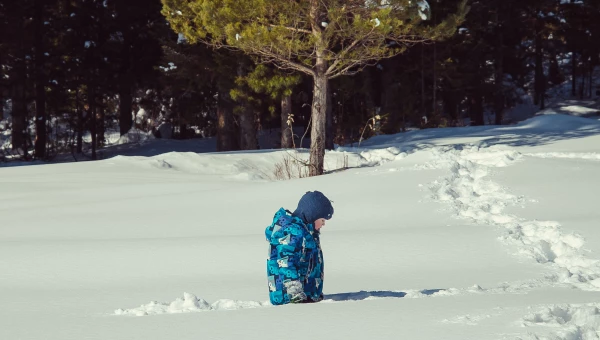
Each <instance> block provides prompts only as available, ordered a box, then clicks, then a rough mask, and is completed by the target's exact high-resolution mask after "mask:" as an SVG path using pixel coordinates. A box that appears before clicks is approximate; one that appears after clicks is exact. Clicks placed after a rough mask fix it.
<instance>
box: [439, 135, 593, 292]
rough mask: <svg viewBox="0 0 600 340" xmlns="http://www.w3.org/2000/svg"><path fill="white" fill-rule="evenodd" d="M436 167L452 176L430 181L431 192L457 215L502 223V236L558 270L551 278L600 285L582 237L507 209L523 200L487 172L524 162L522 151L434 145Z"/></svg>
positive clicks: (590, 287) (585, 285)
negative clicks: (504, 188) (489, 177)
mask: <svg viewBox="0 0 600 340" xmlns="http://www.w3.org/2000/svg"><path fill="white" fill-rule="evenodd" d="M433 152H434V153H435V154H436V155H437V157H438V161H436V162H434V163H435V164H434V166H438V167H449V168H450V170H451V174H450V176H448V177H447V178H444V179H441V180H437V181H435V182H434V183H432V184H431V186H430V189H431V191H432V196H433V198H434V199H437V200H439V201H442V202H447V203H448V204H449V205H450V206H451V208H452V209H453V210H454V212H455V214H456V215H457V216H459V217H462V218H466V219H471V220H473V221H475V222H477V223H482V224H491V225H497V226H500V227H503V228H504V230H505V233H504V234H503V235H502V237H501V239H502V240H503V241H505V242H507V243H508V244H511V245H514V246H516V247H517V249H519V252H520V253H521V254H524V255H526V256H528V257H530V258H533V259H535V260H536V261H537V262H538V263H542V264H549V265H550V266H552V267H553V268H554V269H555V274H554V275H552V277H550V279H551V281H552V282H555V283H565V284H571V285H574V286H576V287H578V288H581V289H584V290H600V264H599V261H598V260H595V259H590V258H588V257H587V256H586V251H585V250H584V248H583V244H584V240H583V237H581V236H580V235H577V234H575V233H569V232H566V231H564V230H562V228H561V225H560V223H558V222H555V221H537V220H534V221H528V220H525V219H522V218H519V217H517V216H514V215H510V214H507V213H505V212H504V208H505V207H506V206H507V205H510V204H515V203H518V202H523V201H524V198H523V197H517V196H515V195H513V194H510V193H508V192H506V191H505V190H503V188H502V187H501V186H500V185H499V184H497V183H494V182H493V181H491V180H489V179H488V178H487V177H488V175H489V174H490V173H491V171H492V169H493V168H495V167H505V166H509V165H511V164H514V163H515V162H517V161H520V160H521V159H522V158H523V155H522V154H520V153H519V152H517V151H514V150H507V149H502V148H501V147H489V148H480V147H478V146H474V145H471V146H453V147H439V148H435V149H433Z"/></svg>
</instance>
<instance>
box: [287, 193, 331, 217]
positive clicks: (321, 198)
mask: <svg viewBox="0 0 600 340" xmlns="http://www.w3.org/2000/svg"><path fill="white" fill-rule="evenodd" d="M293 215H294V216H297V217H300V218H301V219H303V220H304V222H306V223H313V222H314V221H316V220H318V219H320V218H324V219H326V220H329V219H331V217H332V216H333V206H332V205H331V201H330V200H329V199H328V198H327V197H325V195H323V193H322V192H320V191H309V192H307V193H306V194H304V196H302V198H301V199H300V202H298V208H296V210H295V211H294V213H293Z"/></svg>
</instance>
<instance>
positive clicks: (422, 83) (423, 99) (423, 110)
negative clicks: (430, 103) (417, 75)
mask: <svg viewBox="0 0 600 340" xmlns="http://www.w3.org/2000/svg"><path fill="white" fill-rule="evenodd" d="M425 110H426V108H425V45H424V44H422V45H421V115H420V117H419V120H422V117H423V116H427V114H426V113H425Z"/></svg>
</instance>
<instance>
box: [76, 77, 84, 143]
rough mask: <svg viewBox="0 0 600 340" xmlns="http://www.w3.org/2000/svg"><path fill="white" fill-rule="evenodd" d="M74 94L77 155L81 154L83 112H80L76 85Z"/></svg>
mask: <svg viewBox="0 0 600 340" xmlns="http://www.w3.org/2000/svg"><path fill="white" fill-rule="evenodd" d="M76 91H77V92H76V93H75V109H76V110H77V127H76V128H77V153H82V152H83V112H82V111H81V101H80V97H79V84H77V90H76Z"/></svg>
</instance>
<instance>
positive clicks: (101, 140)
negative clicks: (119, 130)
mask: <svg viewBox="0 0 600 340" xmlns="http://www.w3.org/2000/svg"><path fill="white" fill-rule="evenodd" d="M104 110H105V108H104V107H103V106H102V107H97V108H96V111H97V112H98V122H97V124H96V128H97V129H98V138H97V139H96V143H97V145H98V147H104V145H106V136H105V135H104V132H105V130H106V127H105V126H104V121H105V119H104V114H105V111H104Z"/></svg>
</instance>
